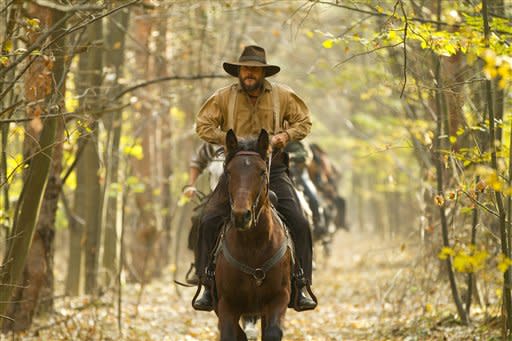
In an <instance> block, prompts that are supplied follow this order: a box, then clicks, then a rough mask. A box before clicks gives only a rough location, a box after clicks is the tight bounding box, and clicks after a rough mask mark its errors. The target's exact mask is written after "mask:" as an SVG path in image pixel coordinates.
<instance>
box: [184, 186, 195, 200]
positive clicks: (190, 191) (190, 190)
mask: <svg viewBox="0 0 512 341" xmlns="http://www.w3.org/2000/svg"><path fill="white" fill-rule="evenodd" d="M196 192H197V189H196V188H195V187H194V186H192V185H189V186H185V188H184V189H183V195H184V196H186V197H187V198H189V199H192V198H193V197H194V195H196Z"/></svg>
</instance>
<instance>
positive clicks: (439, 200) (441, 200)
mask: <svg viewBox="0 0 512 341" xmlns="http://www.w3.org/2000/svg"><path fill="white" fill-rule="evenodd" d="M434 202H435V203H436V205H437V206H443V204H444V198H443V196H442V195H439V194H438V195H436V196H435V197H434Z"/></svg>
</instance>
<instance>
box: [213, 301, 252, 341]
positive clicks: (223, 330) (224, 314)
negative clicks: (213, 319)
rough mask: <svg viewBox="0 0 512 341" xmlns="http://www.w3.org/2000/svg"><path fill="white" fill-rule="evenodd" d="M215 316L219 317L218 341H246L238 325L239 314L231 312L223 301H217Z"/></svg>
mask: <svg viewBox="0 0 512 341" xmlns="http://www.w3.org/2000/svg"><path fill="white" fill-rule="evenodd" d="M217 316H218V317H219V332H220V341H233V340H237V341H247V336H246V335H245V333H244V331H243V330H242V328H240V324H239V323H238V321H239V320H240V314H239V313H235V312H233V311H232V310H231V309H230V307H229V306H228V305H227V304H226V302H225V300H223V299H220V300H219V303H218V307H217Z"/></svg>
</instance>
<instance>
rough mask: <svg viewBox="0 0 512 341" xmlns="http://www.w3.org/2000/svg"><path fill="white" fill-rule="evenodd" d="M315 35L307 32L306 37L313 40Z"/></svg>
mask: <svg viewBox="0 0 512 341" xmlns="http://www.w3.org/2000/svg"><path fill="white" fill-rule="evenodd" d="M314 35H315V34H314V33H313V32H312V31H307V32H306V37H308V38H313V36H314Z"/></svg>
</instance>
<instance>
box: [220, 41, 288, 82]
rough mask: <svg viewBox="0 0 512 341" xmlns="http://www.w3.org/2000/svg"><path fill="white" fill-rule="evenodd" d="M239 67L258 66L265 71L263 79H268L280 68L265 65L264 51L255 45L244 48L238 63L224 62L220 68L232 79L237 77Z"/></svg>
mask: <svg viewBox="0 0 512 341" xmlns="http://www.w3.org/2000/svg"><path fill="white" fill-rule="evenodd" d="M240 66H260V67H263V70H264V71H265V77H270V76H273V75H275V74H276V73H278V72H279V71H280V70H281V68H280V67H279V66H277V65H270V64H267V58H266V57H265V49H264V48H263V47H259V46H256V45H249V46H246V47H245V48H244V50H243V51H242V54H241V55H240V58H238V62H232V63H229V62H224V63H223V64H222V67H223V68H224V70H225V71H226V72H227V73H229V74H230V75H231V76H233V77H238V69H239V67H240Z"/></svg>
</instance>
